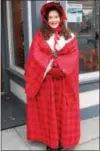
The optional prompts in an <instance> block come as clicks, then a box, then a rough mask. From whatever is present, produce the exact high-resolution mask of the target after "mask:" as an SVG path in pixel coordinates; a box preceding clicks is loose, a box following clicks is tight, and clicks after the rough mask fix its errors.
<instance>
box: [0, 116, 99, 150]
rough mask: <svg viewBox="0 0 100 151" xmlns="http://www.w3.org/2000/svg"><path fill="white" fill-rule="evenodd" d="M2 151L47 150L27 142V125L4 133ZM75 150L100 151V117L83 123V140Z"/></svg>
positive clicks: (43, 146) (43, 145)
mask: <svg viewBox="0 0 100 151" xmlns="http://www.w3.org/2000/svg"><path fill="white" fill-rule="evenodd" d="M1 145H2V147H1V148H2V150H33V151H37V150H40V151H42V150H46V145H45V144H42V143H39V142H28V141H27V140H26V125H25V126H20V127H15V128H13V129H7V130H4V131H2V141H1ZM73 150H100V148H99V117H92V118H90V119H86V120H82V121H81V138H80V142H79V144H78V145H77V146H76V147H75V148H74V149H73Z"/></svg>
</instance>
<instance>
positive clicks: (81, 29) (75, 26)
mask: <svg viewBox="0 0 100 151" xmlns="http://www.w3.org/2000/svg"><path fill="white" fill-rule="evenodd" d="M70 4H81V5H82V9H81V8H80V9H79V8H77V9H74V12H72V13H74V16H73V20H74V17H75V15H77V14H79V15H80V16H82V21H80V20H79V19H80V17H78V16H77V21H76V22H74V21H73V22H68V26H69V27H70V28H71V29H72V31H73V32H75V33H77V34H82V35H83V34H87V32H88V34H91V33H92V16H93V9H92V1H89V2H86V1H85V2H84V1H68V5H69V6H70ZM75 11H76V12H75Z"/></svg>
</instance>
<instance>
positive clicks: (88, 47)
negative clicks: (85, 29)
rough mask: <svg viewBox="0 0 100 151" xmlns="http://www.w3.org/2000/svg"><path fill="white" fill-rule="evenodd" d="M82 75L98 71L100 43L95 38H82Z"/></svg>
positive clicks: (80, 43) (79, 41) (79, 40)
mask: <svg viewBox="0 0 100 151" xmlns="http://www.w3.org/2000/svg"><path fill="white" fill-rule="evenodd" d="M78 43H79V50H80V73H85V72H93V71H98V69H99V60H98V59H99V58H98V42H97V41H96V40H95V39H93V38H87V37H80V38H79V39H78Z"/></svg>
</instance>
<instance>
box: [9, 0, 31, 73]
mask: <svg viewBox="0 0 100 151" xmlns="http://www.w3.org/2000/svg"><path fill="white" fill-rule="evenodd" d="M21 5H23V12H22V18H23V22H24V25H23V31H24V56H25V58H24V59H25V60H26V57H27V53H28V49H29V46H30V43H31V41H32V21H31V1H21ZM6 11H7V12H6V22H7V29H8V30H7V36H8V39H9V40H8V56H9V59H8V60H9V69H10V70H13V71H15V72H18V73H20V74H21V75H23V74H24V69H22V68H20V67H18V66H17V65H15V60H14V58H15V55H14V42H13V41H14V35H13V16H12V1H9V0H7V1H6ZM25 23H26V24H25Z"/></svg>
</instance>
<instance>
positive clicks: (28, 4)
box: [27, 1, 32, 46]
mask: <svg viewBox="0 0 100 151" xmlns="http://www.w3.org/2000/svg"><path fill="white" fill-rule="evenodd" d="M27 11H28V37H29V46H30V44H31V41H32V14H31V1H27Z"/></svg>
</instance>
